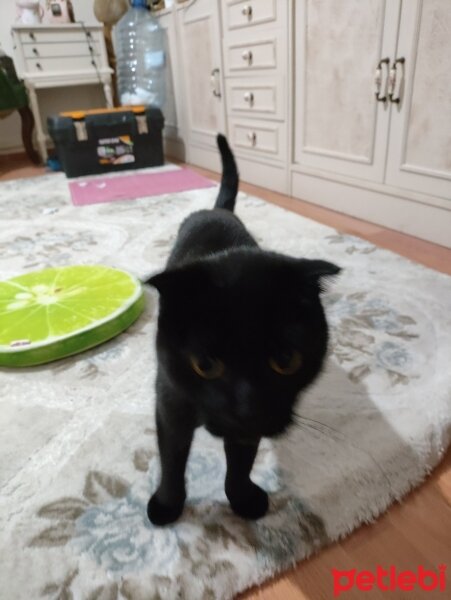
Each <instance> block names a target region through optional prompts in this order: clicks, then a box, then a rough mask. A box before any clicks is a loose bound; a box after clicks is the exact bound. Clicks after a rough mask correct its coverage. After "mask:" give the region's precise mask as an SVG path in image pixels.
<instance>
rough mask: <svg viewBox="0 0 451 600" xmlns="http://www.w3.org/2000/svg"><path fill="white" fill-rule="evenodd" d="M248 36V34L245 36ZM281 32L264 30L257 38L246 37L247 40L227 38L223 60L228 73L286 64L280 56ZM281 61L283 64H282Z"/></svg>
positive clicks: (283, 66) (276, 67) (284, 66)
mask: <svg viewBox="0 0 451 600" xmlns="http://www.w3.org/2000/svg"><path fill="white" fill-rule="evenodd" d="M246 37H248V36H246ZM281 48H282V40H281V32H280V31H279V30H278V31H274V32H264V33H263V34H262V35H260V36H259V37H258V38H255V37H252V38H250V37H248V41H245V40H243V39H240V40H239V41H236V42H233V41H231V40H229V42H228V44H227V46H226V48H225V62H226V66H227V72H228V74H229V75H234V74H237V75H238V74H242V73H244V72H247V71H258V70H261V69H278V68H279V69H283V72H285V71H286V64H285V62H284V61H283V60H282V57H281ZM282 63H283V64H282Z"/></svg>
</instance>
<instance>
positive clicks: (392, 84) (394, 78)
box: [388, 56, 406, 104]
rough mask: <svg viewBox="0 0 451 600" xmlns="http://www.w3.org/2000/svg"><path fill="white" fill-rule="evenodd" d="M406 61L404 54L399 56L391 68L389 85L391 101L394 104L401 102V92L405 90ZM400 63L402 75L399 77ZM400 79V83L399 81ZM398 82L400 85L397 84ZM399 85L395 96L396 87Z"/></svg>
mask: <svg viewBox="0 0 451 600" xmlns="http://www.w3.org/2000/svg"><path fill="white" fill-rule="evenodd" d="M405 63H406V59H405V58H404V57H403V56H402V57H401V58H397V59H396V60H395V62H394V63H393V66H392V68H391V69H390V75H389V86H388V97H389V98H390V102H393V104H399V103H400V102H401V92H402V90H403V84H404V65H405ZM398 65H401V76H400V78H399V79H398ZM398 81H399V83H398ZM397 83H398V86H396V84H397ZM396 87H398V92H397V94H396V96H395V88H396Z"/></svg>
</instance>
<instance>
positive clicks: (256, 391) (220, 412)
mask: <svg viewBox="0 0 451 600" xmlns="http://www.w3.org/2000/svg"><path fill="white" fill-rule="evenodd" d="M339 271H340V269H339V268H338V267H337V266H335V265H333V264H331V263H328V262H325V261H320V260H305V259H294V258H289V257H286V256H282V255H279V254H275V253H270V252H264V251H262V250H259V249H236V250H231V251H228V252H224V253H222V254H218V255H215V256H212V257H210V258H206V259H203V260H201V261H198V262H196V263H193V264H188V265H185V266H183V267H178V268H176V269H174V270H166V271H163V272H162V273H160V274H158V275H156V276H154V277H153V278H151V280H150V281H149V283H150V284H152V285H153V286H155V287H156V288H157V289H158V290H159V292H160V315H159V326H158V340H157V345H158V352H159V362H160V369H162V370H163V372H164V374H165V375H167V376H169V378H170V380H171V382H172V383H173V384H175V385H176V387H177V388H178V389H179V391H180V392H181V393H183V394H186V397H187V398H188V399H189V401H192V402H194V403H196V404H197V408H198V410H199V414H200V415H201V417H202V421H203V423H204V424H205V426H206V428H207V429H208V430H209V431H210V432H211V433H213V434H215V435H219V436H228V437H236V438H240V437H241V438H249V437H259V436H274V435H278V434H280V433H282V432H283V431H284V430H285V429H286V428H287V427H288V425H289V424H290V423H291V420H292V410H293V406H294V403H295V401H296V399H297V396H298V394H299V392H300V391H301V390H303V389H304V388H306V387H307V386H308V385H309V384H310V383H311V382H312V381H313V380H314V379H315V377H316V376H317V375H318V374H319V372H320V370H321V367H322V364H323V360H324V357H325V354H326V350H327V341H328V330H327V323H326V319H325V316H324V311H323V308H322V305H321V301H320V293H321V291H322V287H321V282H322V278H324V277H328V276H331V275H336V274H337V273H338V272H339Z"/></svg>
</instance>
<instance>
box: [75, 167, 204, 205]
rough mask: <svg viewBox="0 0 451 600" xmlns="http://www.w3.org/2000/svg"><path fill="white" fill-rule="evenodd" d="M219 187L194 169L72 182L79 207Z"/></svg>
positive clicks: (131, 174) (76, 203) (130, 174)
mask: <svg viewBox="0 0 451 600" xmlns="http://www.w3.org/2000/svg"><path fill="white" fill-rule="evenodd" d="M215 185H216V184H215V183H214V182H213V181H210V180H209V179H206V178H205V177H202V176H201V175H198V174H197V173H194V171H190V169H175V170H173V171H163V172H160V173H148V172H147V173H129V174H127V175H117V176H116V177H94V178H90V179H81V180H80V179H77V181H70V182H69V188H70V193H71V195H72V204H74V205H75V206H86V205H88V204H99V203H102V202H114V201H115V200H133V199H134V198H144V197H146V196H159V195H161V194H171V193H176V192H185V191H187V190H196V189H197V190H198V189H201V188H207V187H213V186H215Z"/></svg>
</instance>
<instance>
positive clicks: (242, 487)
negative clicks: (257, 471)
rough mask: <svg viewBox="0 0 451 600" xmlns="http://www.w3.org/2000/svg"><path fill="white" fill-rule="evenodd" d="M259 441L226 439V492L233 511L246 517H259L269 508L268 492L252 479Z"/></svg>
mask: <svg viewBox="0 0 451 600" xmlns="http://www.w3.org/2000/svg"><path fill="white" fill-rule="evenodd" d="M259 443H260V440H259V441H257V442H251V443H246V444H245V443H238V442H232V441H230V440H227V439H226V440H224V449H225V453H226V459H227V475H226V480H225V492H226V495H227V498H228V499H229V502H230V506H231V507H232V509H233V511H234V512H235V513H236V514H237V515H239V516H240V517H244V518H245V519H259V518H260V517H263V516H264V515H265V514H266V511H267V510H268V494H267V493H266V492H265V491H264V490H262V489H261V488H260V487H259V486H258V485H256V484H255V483H253V482H252V481H251V479H250V472H251V469H252V465H253V464H254V460H255V456H256V454H257V450H258V444H259Z"/></svg>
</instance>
